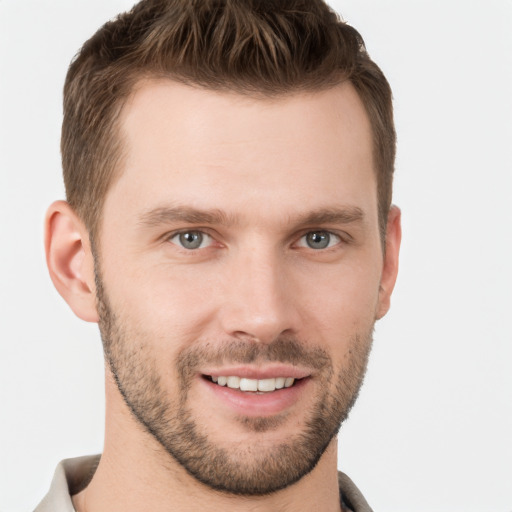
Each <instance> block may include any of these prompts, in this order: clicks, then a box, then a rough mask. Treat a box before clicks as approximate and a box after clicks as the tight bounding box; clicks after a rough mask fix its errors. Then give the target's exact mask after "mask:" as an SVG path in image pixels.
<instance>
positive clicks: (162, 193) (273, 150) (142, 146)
mask: <svg viewBox="0 0 512 512" xmlns="http://www.w3.org/2000/svg"><path fill="white" fill-rule="evenodd" d="M121 140H122V142H123V145H124V154H125V158H124V162H123V165H122V168H121V169H120V171H121V172H120V176H119V178H118V180H117V182H116V183H114V184H113V186H112V190H111V191H109V193H108V194H107V202H108V201H109V197H111V196H114V197H115V196H117V197H118V198H122V197H123V196H124V197H131V198H132V200H133V201H134V205H136V206H138V207H140V208H144V207H145V206H147V207H151V206H154V205H155V204H157V203H158V202H161V203H165V202H168V201H170V200H172V201H179V202H182V201H185V202H187V203H188V204H191V206H194V207H204V208H219V207H220V206H222V207H223V208H225V209H229V207H231V206H233V207H238V206H244V205H246V204H247V202H248V201H253V204H254V205H256V204H258V201H259V202H260V204H262V203H261V201H264V202H266V203H267V204H268V206H269V208H270V207H271V206H274V207H276V208H280V209H281V210H284V209H286V208H287V206H288V202H289V203H290V205H291V204H292V203H294V204H295V205H297V204H298V203H300V204H303V205H304V207H305V208H306V207H308V208H309V207H310V208H312V209H315V208H318V207H322V206H324V204H313V203H315V200H316V201H317V202H322V201H323V202H326V201H327V202H329V201H330V202H333V203H340V202H343V201H345V200H346V199H347V197H346V196H350V195H352V196H353V195H354V194H355V195H356V196H357V195H359V196H360V197H359V198H354V197H352V199H354V200H363V199H364V198H363V196H367V197H366V199H368V198H371V201H373V199H374V198H376V180H375V176H374V172H373V156H372V155H373V151H372V136H371V128H370V123H369V120H368V117H367V115H366V111H365V109H364V106H363V105H362V103H361V100H360V98H359V96H358V95H357V93H356V91H355V90H354V89H353V87H352V86H351V85H350V84H349V83H344V84H340V85H338V86H336V87H333V88H332V89H328V90H324V91H321V92H312V93H300V94H298V93H297V94H289V95H284V96H278V97H276V98H254V97H249V96H245V95H241V94H237V93H232V92H216V91H211V90H205V89H201V88H195V87H190V86H186V85H183V84H179V83H176V82H173V81H171V80H163V79H162V80H152V81H144V82H141V83H140V84H139V85H138V87H137V88H136V90H135V91H134V93H133V94H132V96H131V98H130V99H129V101H128V102H127V104H126V105H125V107H124V110H123V113H122V116H121ZM326 196H328V197H326ZM371 201H370V202H371ZM308 203H311V205H309V204H308ZM332 206H337V204H334V205H332ZM370 206H371V207H372V208H373V205H369V206H368V207H370ZM105 213H106V212H105ZM228 213H229V212H228Z"/></svg>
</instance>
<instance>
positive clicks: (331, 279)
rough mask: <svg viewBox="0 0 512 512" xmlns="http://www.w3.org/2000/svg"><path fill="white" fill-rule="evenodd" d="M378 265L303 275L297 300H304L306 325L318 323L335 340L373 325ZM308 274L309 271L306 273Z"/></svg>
mask: <svg viewBox="0 0 512 512" xmlns="http://www.w3.org/2000/svg"><path fill="white" fill-rule="evenodd" d="M374 268H375V266H373V267H371V266H368V265H364V266H363V265H352V266H346V267H333V268H331V269H330V270H329V271H328V272H324V273H322V274H320V273H317V274H311V276H310V277H309V278H306V277H302V278H301V287H300V291H299V292H298V293H297V297H299V298H298V299H297V300H298V301H302V306H301V308H302V312H301V313H302V315H303V318H306V319H307V321H306V322H305V325H307V324H309V325H312V326H313V325H314V326H316V327H317V328H318V329H320V330H321V332H322V333H324V335H325V336H326V337H328V338H330V339H332V338H334V339H335V340H341V339H349V338H351V337H352V336H354V335H355V334H359V333H361V332H367V331H368V330H369V329H371V327H372V326H373V323H374V321H375V313H376V309H377V304H378V297H379V277H380V276H379V274H378V273H377V272H375V270H374ZM306 275H307V274H306Z"/></svg>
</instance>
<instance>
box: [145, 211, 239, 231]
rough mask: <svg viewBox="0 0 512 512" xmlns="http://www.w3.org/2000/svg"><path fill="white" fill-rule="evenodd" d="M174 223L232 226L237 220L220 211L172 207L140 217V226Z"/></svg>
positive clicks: (146, 213)
mask: <svg viewBox="0 0 512 512" xmlns="http://www.w3.org/2000/svg"><path fill="white" fill-rule="evenodd" d="M173 222H186V223H188V224H223V225H232V224H234V223H235V218H234V217H233V216H231V215H228V214H227V213H226V212H224V211H222V210H218V209H212V210H198V209H196V208H190V207H185V206H179V207H178V206H176V207H172V206H171V207H160V208H155V209H153V210H149V211H147V212H144V213H143V214H142V215H141V217H140V221H139V224H142V225H144V226H149V227H153V226H159V225H161V224H170V223H173Z"/></svg>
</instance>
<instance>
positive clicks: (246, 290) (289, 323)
mask: <svg viewBox="0 0 512 512" xmlns="http://www.w3.org/2000/svg"><path fill="white" fill-rule="evenodd" d="M234 260H236V261H231V262H230V269H229V273H228V274H227V275H228V276H229V277H228V279H227V280H226V282H225V283H224V298H225V300H224V301H223V306H222V309H221V311H220V312H219V316H220V321H221V324H222V325H221V328H222V330H223V332H224V333H226V334H228V335H230V336H232V337H237V338H250V339H253V340H254V341H257V342H262V343H269V342H271V341H272V340H274V339H276V338H277V337H278V336H280V335H284V334H286V335H293V334H295V333H296V331H297V330H298V328H299V321H300V315H299V312H298V310H297V307H296V304H297V297H295V296H294V283H293V275H292V272H291V269H290V268H289V267H288V266H287V262H286V261H285V259H284V258H282V257H280V255H279V254H276V253H275V252H274V251H272V250H258V251H254V250H253V251H248V252H247V254H245V255H243V256H242V255H240V256H239V257H237V258H234Z"/></svg>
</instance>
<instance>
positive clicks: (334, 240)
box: [299, 231, 341, 250]
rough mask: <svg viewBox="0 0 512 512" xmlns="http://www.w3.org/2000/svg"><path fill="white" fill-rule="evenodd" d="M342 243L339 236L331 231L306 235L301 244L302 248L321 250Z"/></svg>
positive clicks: (313, 232) (311, 232)
mask: <svg viewBox="0 0 512 512" xmlns="http://www.w3.org/2000/svg"><path fill="white" fill-rule="evenodd" d="M340 241H341V239H340V237H339V236H338V235H335V234H334V233H330V232H329V231H310V232H309V233H306V234H305V235H304V236H303V237H302V238H301V239H300V242H299V245H300V246H301V247H309V248H310V249H315V250H321V249H328V248H329V247H333V246H334V245H336V244H339V243H340Z"/></svg>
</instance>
